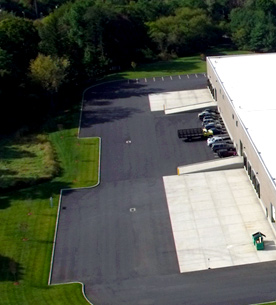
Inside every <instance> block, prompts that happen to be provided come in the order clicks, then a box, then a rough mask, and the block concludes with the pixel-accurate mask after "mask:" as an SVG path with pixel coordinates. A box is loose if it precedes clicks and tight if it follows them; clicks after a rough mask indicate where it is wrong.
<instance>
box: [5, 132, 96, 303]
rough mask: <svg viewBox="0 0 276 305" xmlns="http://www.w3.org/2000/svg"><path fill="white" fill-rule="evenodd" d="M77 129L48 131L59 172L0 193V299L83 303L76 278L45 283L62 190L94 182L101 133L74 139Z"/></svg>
mask: <svg viewBox="0 0 276 305" xmlns="http://www.w3.org/2000/svg"><path fill="white" fill-rule="evenodd" d="M77 133H78V129H77V128H73V129H65V130H61V131H56V132H52V133H50V134H49V139H50V141H51V142H52V143H53V145H54V147H55V149H56V153H57V155H58V159H59V162H60V167H61V169H62V175H60V176H59V177H57V178H55V179H53V180H52V181H51V182H48V183H43V184H39V185H37V186H34V187H31V188H28V189H24V190H21V191H17V192H13V193H9V194H6V195H1V196H0V292H1V293H0V295H1V297H0V304H1V305H2V304H5V305H13V304H14V305H18V304H43V305H44V304H51V305H53V304H57V305H61V304H80V305H81V304H87V302H86V301H85V299H84V297H83V295H82V287H81V285H80V284H68V285H61V286H60V285H59V286H48V285H47V283H48V276H49V270H50V261H51V255H52V245H53V236H54V230H55V222H56V214H57V208H58V201H59V194H60V190H61V189H63V188H76V187H88V186H92V185H95V184H97V182H98V165H99V139H98V138H91V139H78V137H77ZM50 197H53V203H54V206H53V207H52V208H51V206H50V200H49V198H50Z"/></svg>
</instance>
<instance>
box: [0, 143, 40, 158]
mask: <svg viewBox="0 0 276 305" xmlns="http://www.w3.org/2000/svg"><path fill="white" fill-rule="evenodd" d="M34 157H36V155H35V154H34V153H32V152H30V151H27V150H22V149H18V148H15V147H10V146H3V147H2V149H1V150H0V158H1V159H20V158H34Z"/></svg>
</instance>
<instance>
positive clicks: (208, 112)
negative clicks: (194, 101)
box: [198, 109, 219, 120]
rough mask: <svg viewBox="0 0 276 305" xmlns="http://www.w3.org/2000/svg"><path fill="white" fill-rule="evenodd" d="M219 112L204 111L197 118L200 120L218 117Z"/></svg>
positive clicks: (212, 110)
mask: <svg viewBox="0 0 276 305" xmlns="http://www.w3.org/2000/svg"><path fill="white" fill-rule="evenodd" d="M218 115H219V112H218V111H217V110H215V109H205V110H204V111H202V112H200V113H199V114H198V118H199V119H200V120H202V119H203V118H204V117H205V116H214V117H218Z"/></svg>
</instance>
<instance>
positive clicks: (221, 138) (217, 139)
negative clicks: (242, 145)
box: [207, 135, 231, 146]
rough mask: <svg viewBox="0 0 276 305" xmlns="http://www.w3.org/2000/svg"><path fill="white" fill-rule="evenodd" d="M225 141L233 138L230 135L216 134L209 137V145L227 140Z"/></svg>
mask: <svg viewBox="0 0 276 305" xmlns="http://www.w3.org/2000/svg"><path fill="white" fill-rule="evenodd" d="M225 141H231V138H230V137H229V136H228V135H220V136H214V137H211V138H208V139H207V145H208V146H212V145H213V144H214V143H219V142H225Z"/></svg>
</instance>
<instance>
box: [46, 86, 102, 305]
mask: <svg viewBox="0 0 276 305" xmlns="http://www.w3.org/2000/svg"><path fill="white" fill-rule="evenodd" d="M101 84H104V83H101ZM101 84H98V85H101ZM98 85H94V86H91V87H89V88H87V89H85V90H84V92H83V94H82V103H81V109H80V118H79V128H78V139H89V138H91V139H94V138H98V139H99V162H98V182H97V184H95V185H93V186H88V187H78V188H65V189H61V190H60V194H59V202H58V210H57V216H56V225H55V234H54V241H53V247H52V256H51V262H50V271H49V277H48V285H49V286H50V285H51V286H55V285H66V284H74V283H78V284H81V285H82V294H83V297H84V298H85V300H86V301H87V302H88V303H89V304H91V305H93V304H92V303H91V302H90V301H89V300H88V298H87V296H86V294H85V285H84V284H83V283H81V282H67V283H58V284H51V280H52V273H53V261H54V256H55V248H56V239H57V231H58V224H59V217H60V206H61V201H62V193H63V191H69V190H81V189H90V188H91V189H92V188H95V187H97V186H98V185H99V184H100V181H101V147H102V140H101V138H100V137H84V138H80V126H81V120H82V111H83V103H84V94H85V93H86V91H87V90H89V89H91V88H93V87H96V86H98Z"/></svg>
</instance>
